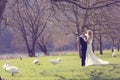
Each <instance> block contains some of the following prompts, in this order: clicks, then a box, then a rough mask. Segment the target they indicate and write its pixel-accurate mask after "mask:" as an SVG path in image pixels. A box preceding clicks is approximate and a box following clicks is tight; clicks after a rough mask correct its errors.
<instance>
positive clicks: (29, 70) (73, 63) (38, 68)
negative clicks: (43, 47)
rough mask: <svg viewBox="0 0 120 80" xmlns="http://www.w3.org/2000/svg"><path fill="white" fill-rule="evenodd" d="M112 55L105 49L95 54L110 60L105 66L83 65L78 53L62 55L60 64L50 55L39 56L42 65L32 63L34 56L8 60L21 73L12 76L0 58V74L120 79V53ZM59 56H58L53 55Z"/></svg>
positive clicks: (54, 79) (19, 78) (39, 79)
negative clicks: (53, 62) (53, 61)
mask: <svg viewBox="0 0 120 80" xmlns="http://www.w3.org/2000/svg"><path fill="white" fill-rule="evenodd" d="M117 53H118V56H117V57H116V58H113V57H111V53H110V51H104V55H99V54H98V52H95V54H96V55H97V56H98V57H99V58H101V59H103V60H107V61H109V62H110V64H109V65H104V66H88V67H81V62H80V59H79V56H78V54H74V53H72V54H68V55H67V54H66V55H62V56H61V58H62V61H61V63H60V64H58V65H52V64H51V63H49V59H50V57H49V56H43V57H37V59H39V60H40V65H34V64H32V61H33V60H34V59H36V58H35V57H34V58H23V60H19V59H10V60H7V61H9V62H10V64H11V65H14V66H17V67H18V68H19V70H20V71H21V73H18V74H15V75H14V76H11V74H10V73H8V72H5V71H4V69H3V64H4V62H5V61H4V60H0V76H1V77H2V78H4V79H6V80H120V76H119V75H120V55H119V52H117ZM52 58H57V56H52Z"/></svg>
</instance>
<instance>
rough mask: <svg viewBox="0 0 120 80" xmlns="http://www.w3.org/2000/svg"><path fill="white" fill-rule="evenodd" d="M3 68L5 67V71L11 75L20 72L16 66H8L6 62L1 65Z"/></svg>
mask: <svg viewBox="0 0 120 80" xmlns="http://www.w3.org/2000/svg"><path fill="white" fill-rule="evenodd" d="M3 68H4V69H5V71H7V72H9V73H11V74H12V76H14V74H16V73H19V72H20V71H19V69H18V68H17V67H16V66H10V65H9V64H8V63H5V64H4V65H3Z"/></svg>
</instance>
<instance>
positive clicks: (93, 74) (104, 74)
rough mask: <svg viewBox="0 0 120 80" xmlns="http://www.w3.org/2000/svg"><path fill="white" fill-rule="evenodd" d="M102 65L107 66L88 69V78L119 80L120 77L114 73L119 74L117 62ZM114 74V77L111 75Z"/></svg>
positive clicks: (119, 67)
mask: <svg viewBox="0 0 120 80" xmlns="http://www.w3.org/2000/svg"><path fill="white" fill-rule="evenodd" d="M103 67H107V68H105V69H102V68H101V69H93V70H92V71H90V73H89V74H88V76H90V79H89V80H120V77H118V76H117V77H116V78H115V76H116V75H119V74H120V65H119V64H109V65H104V66H103ZM113 76H114V77H113Z"/></svg>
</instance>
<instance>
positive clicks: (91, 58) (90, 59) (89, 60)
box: [85, 39, 109, 66]
mask: <svg viewBox="0 0 120 80" xmlns="http://www.w3.org/2000/svg"><path fill="white" fill-rule="evenodd" d="M105 64H109V62H108V61H103V60H102V59H99V58H98V57H97V56H96V55H95V54H94V53H93V50H92V39H90V40H89V41H88V44H87V51H86V61H85V66H92V65H105Z"/></svg>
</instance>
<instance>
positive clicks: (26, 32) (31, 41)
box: [11, 0, 49, 57]
mask: <svg viewBox="0 0 120 80" xmlns="http://www.w3.org/2000/svg"><path fill="white" fill-rule="evenodd" d="M45 3H46V1H38V0H35V1H34V0H31V1H30V2H29V3H28V2H26V1H18V2H17V3H16V4H15V6H14V8H13V11H12V12H13V13H12V14H13V15H12V16H11V21H12V25H13V26H14V29H16V30H18V31H19V32H20V34H21V35H22V38H23V40H24V42H25V45H26V48H27V51H28V55H29V56H30V57H34V56H35V47H36V44H37V43H40V42H39V40H38V39H39V37H40V36H41V35H42V33H43V32H44V30H45V28H46V24H47V20H48V19H49V13H48V7H47V8H46V7H45V5H44V4H45ZM41 4H42V5H41ZM46 5H47V4H46Z"/></svg>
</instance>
